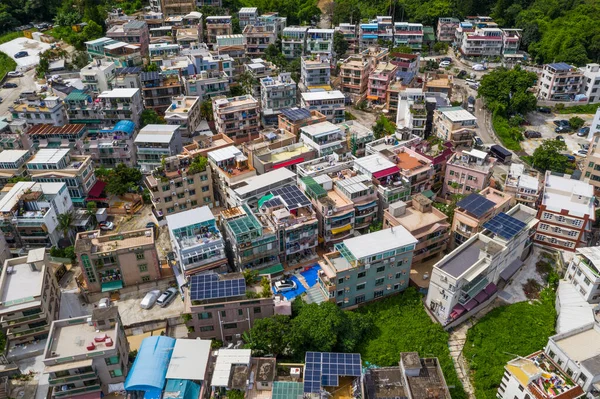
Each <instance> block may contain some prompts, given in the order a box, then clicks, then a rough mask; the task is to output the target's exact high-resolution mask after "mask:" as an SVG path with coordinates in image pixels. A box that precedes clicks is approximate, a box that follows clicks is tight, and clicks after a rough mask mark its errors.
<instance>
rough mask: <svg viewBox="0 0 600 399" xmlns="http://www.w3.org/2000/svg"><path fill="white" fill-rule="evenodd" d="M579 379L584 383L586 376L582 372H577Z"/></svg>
mask: <svg viewBox="0 0 600 399" xmlns="http://www.w3.org/2000/svg"><path fill="white" fill-rule="evenodd" d="M579 381H581V382H582V383H584V384H585V382H586V381H587V376H586V375H585V374H583V373H581V374H579Z"/></svg>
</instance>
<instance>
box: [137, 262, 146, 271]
mask: <svg viewBox="0 0 600 399" xmlns="http://www.w3.org/2000/svg"><path fill="white" fill-rule="evenodd" d="M138 268H139V269H140V272H141V273H143V272H147V271H148V265H147V264H146V263H142V264H141V265H138Z"/></svg>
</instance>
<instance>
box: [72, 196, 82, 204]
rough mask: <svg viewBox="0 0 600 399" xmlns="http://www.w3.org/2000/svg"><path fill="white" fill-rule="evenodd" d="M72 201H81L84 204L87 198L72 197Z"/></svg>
mask: <svg viewBox="0 0 600 399" xmlns="http://www.w3.org/2000/svg"><path fill="white" fill-rule="evenodd" d="M71 202H81V203H82V204H83V203H84V202H85V198H80V197H73V198H71Z"/></svg>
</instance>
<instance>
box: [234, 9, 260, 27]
mask: <svg viewBox="0 0 600 399" xmlns="http://www.w3.org/2000/svg"><path fill="white" fill-rule="evenodd" d="M238 20H239V24H240V29H241V30H244V27H245V26H246V25H255V24H256V22H257V21H258V8H256V7H242V8H240V10H239V11H238Z"/></svg>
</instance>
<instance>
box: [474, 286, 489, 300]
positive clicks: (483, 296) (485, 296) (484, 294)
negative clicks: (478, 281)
mask: <svg viewBox="0 0 600 399" xmlns="http://www.w3.org/2000/svg"><path fill="white" fill-rule="evenodd" d="M488 298H489V297H488V294H487V292H485V289H483V290H481V292H479V294H477V295H475V300H476V301H477V302H479V303H484V302H485V300H486V299H488Z"/></svg>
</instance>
